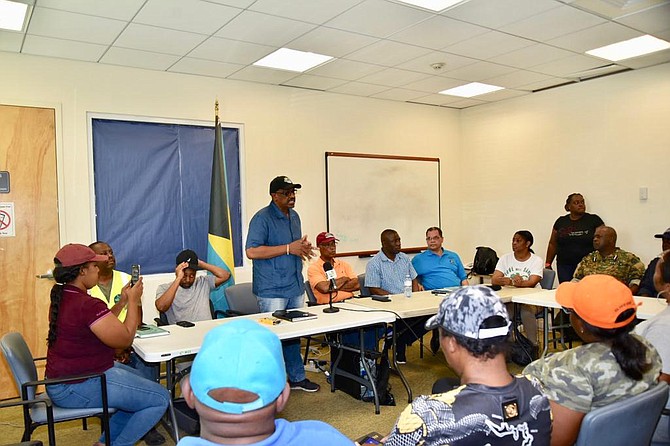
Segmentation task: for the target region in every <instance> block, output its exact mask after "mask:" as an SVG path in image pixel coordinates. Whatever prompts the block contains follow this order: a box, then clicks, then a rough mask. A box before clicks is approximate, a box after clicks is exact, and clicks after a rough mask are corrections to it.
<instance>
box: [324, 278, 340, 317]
mask: <svg viewBox="0 0 670 446" xmlns="http://www.w3.org/2000/svg"><path fill="white" fill-rule="evenodd" d="M333 291H334V290H333V283H332V282H331V283H330V286H329V287H328V308H324V309H323V312H324V313H337V312H338V311H340V309H339V308H337V307H333Z"/></svg>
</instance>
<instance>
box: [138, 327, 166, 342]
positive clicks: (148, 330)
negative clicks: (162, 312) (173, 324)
mask: <svg viewBox="0 0 670 446" xmlns="http://www.w3.org/2000/svg"><path fill="white" fill-rule="evenodd" d="M169 334H170V332H169V331H167V330H165V329H163V328H160V327H156V326H155V325H144V324H143V325H142V326H141V327H139V328H138V329H137V331H136V332H135V337H136V338H140V339H146V338H155V337H156V336H166V335H169Z"/></svg>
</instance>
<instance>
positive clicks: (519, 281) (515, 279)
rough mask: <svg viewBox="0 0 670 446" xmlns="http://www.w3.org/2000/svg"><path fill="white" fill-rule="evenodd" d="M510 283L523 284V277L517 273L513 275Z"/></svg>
mask: <svg viewBox="0 0 670 446" xmlns="http://www.w3.org/2000/svg"><path fill="white" fill-rule="evenodd" d="M510 283H511V285H513V286H521V284H522V283H523V278H522V277H521V276H520V275H518V274H515V275H514V276H512V279H511V280H510Z"/></svg>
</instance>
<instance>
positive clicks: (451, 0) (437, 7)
mask: <svg viewBox="0 0 670 446" xmlns="http://www.w3.org/2000/svg"><path fill="white" fill-rule="evenodd" d="M397 1H399V2H402V3H407V4H409V5H414V6H418V7H419V8H424V9H430V10H431V11H435V12H440V11H443V10H445V9H447V8H448V7H450V6H454V5H457V4H459V3H463V2H464V1H465V0H397Z"/></svg>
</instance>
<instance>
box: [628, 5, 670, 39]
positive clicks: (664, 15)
mask: <svg viewBox="0 0 670 446" xmlns="http://www.w3.org/2000/svg"><path fill="white" fill-rule="evenodd" d="M616 21H617V22H619V23H623V24H624V25H628V26H630V27H633V28H635V29H637V30H639V31H642V32H644V33H647V34H654V33H658V32H661V31H665V30H668V29H670V2H667V3H665V4H664V5H660V6H656V7H655V8H650V9H647V10H646V11H640V12H638V13H636V14H631V15H627V16H625V17H621V18H619V19H617V20H616Z"/></svg>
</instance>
